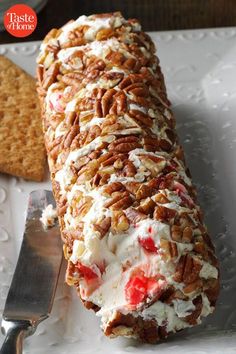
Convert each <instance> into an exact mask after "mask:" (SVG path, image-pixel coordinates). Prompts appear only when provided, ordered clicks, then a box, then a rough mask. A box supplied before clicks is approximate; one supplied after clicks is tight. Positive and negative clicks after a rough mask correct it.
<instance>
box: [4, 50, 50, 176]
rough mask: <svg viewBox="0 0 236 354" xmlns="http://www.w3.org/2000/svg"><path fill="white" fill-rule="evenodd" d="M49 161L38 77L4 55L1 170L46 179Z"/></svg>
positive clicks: (16, 174)
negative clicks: (46, 168)
mask: <svg viewBox="0 0 236 354" xmlns="http://www.w3.org/2000/svg"><path fill="white" fill-rule="evenodd" d="M45 160H46V154H45V147H44V138H43V131H42V122H41V113H40V106H39V101H38V96H37V93H36V83H35V79H34V78H33V77H31V76H30V75H29V74H27V73H26V72H25V71H23V70H22V69H21V68H20V67H18V66H17V65H16V64H14V63H13V62H12V61H11V60H9V59H7V58H6V57H4V56H0V172H4V173H9V174H11V175H14V176H18V177H23V178H26V179H30V180H34V181H42V179H43V177H44V168H45Z"/></svg>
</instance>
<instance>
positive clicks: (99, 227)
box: [93, 217, 111, 237]
mask: <svg viewBox="0 0 236 354" xmlns="http://www.w3.org/2000/svg"><path fill="white" fill-rule="evenodd" d="M110 226H111V217H106V218H104V219H103V220H102V221H100V222H99V224H94V225H93V227H94V229H95V230H96V231H98V232H99V233H100V235H101V237H104V236H105V235H106V233H107V232H108V230H109V228H110Z"/></svg>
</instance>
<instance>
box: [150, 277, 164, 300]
mask: <svg viewBox="0 0 236 354" xmlns="http://www.w3.org/2000/svg"><path fill="white" fill-rule="evenodd" d="M164 285H165V282H164V281H162V280H159V281H157V280H156V279H153V278H150V279H148V283H147V292H148V295H149V296H151V297H152V296H155V297H157V298H159V296H160V295H161V294H162V290H163V288H164Z"/></svg>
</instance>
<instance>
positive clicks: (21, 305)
mask: <svg viewBox="0 0 236 354" xmlns="http://www.w3.org/2000/svg"><path fill="white" fill-rule="evenodd" d="M48 204H52V205H53V207H55V201H54V198H53V195H52V192H50V191H45V190H37V191H33V192H31V193H30V197H29V204H28V212H27V218H26V226H25V232H24V236H23V241H22V245H21V250H20V255H19V258H18V262H17V265H16V269H15V273H14V276H13V279H12V283H11V286H10V290H9V292H8V296H7V300H6V304H5V309H4V312H3V317H2V326H1V329H2V332H3V334H6V338H5V341H4V343H3V346H2V348H1V350H0V354H15V353H16V354H20V353H22V346H23V339H24V338H25V337H27V336H30V335H32V334H33V333H34V332H35V330H36V328H37V326H38V324H39V323H40V322H41V321H43V320H45V319H46V318H47V317H48V316H49V313H50V312H51V308H52V304H53V299H54V294H55V290H56V286H57V281H58V276H59V272H60V266H61V261H62V247H61V238H60V231H59V227H58V222H57V223H56V224H55V225H54V226H52V227H50V228H48V229H45V228H44V226H43V225H42V223H41V221H40V217H41V215H42V211H43V209H44V208H45V207H46V206H47V205H48Z"/></svg>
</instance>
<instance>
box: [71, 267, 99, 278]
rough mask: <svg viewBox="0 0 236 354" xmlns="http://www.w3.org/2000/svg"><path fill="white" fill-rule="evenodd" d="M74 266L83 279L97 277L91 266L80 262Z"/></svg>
mask: <svg viewBox="0 0 236 354" xmlns="http://www.w3.org/2000/svg"><path fill="white" fill-rule="evenodd" d="M76 267H77V268H78V270H79V272H80V273H81V275H82V276H83V277H84V279H85V280H91V279H96V278H97V277H98V275H97V274H96V273H95V272H94V271H93V270H92V269H91V268H89V267H87V266H85V265H83V264H81V263H78V264H77V265H76Z"/></svg>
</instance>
